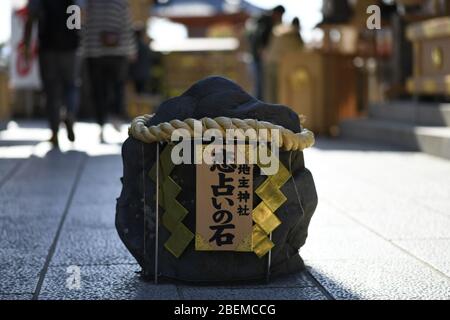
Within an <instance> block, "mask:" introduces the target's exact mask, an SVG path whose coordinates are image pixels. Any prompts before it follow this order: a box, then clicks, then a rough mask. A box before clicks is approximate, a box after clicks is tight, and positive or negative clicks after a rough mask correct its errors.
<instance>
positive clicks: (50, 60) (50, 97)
mask: <svg viewBox="0 0 450 320" xmlns="http://www.w3.org/2000/svg"><path fill="white" fill-rule="evenodd" d="M39 67H40V73H41V78H42V84H43V89H44V93H45V99H46V112H47V118H48V121H49V126H50V129H51V130H52V137H51V139H50V141H51V142H52V143H53V145H54V146H57V145H58V129H59V121H60V97H61V83H60V81H59V78H58V70H57V63H55V54H54V53H53V52H40V53H39Z"/></svg>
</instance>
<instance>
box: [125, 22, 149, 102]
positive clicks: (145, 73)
mask: <svg viewBox="0 0 450 320" xmlns="http://www.w3.org/2000/svg"><path fill="white" fill-rule="evenodd" d="M134 34H135V37H136V42H137V57H136V60H135V61H134V62H133V63H131V64H130V77H131V79H132V80H133V83H134V89H135V91H136V93H137V94H144V93H147V92H149V91H150V90H149V84H150V83H149V82H150V78H151V65H152V55H153V54H152V51H151V49H150V43H149V42H150V41H149V40H150V39H148V38H147V36H146V34H145V29H144V28H143V27H139V28H136V30H135V32H134Z"/></svg>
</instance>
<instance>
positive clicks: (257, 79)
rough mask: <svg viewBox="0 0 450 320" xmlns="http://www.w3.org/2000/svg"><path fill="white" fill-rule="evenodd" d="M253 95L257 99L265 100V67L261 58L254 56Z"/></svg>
mask: <svg viewBox="0 0 450 320" xmlns="http://www.w3.org/2000/svg"><path fill="white" fill-rule="evenodd" d="M252 66H253V81H254V87H253V94H254V96H255V98H256V99H259V100H263V99H264V96H263V89H264V68H263V67H264V65H263V61H262V59H261V57H259V56H256V55H254V56H253V63H252Z"/></svg>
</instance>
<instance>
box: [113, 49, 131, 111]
mask: <svg viewBox="0 0 450 320" xmlns="http://www.w3.org/2000/svg"><path fill="white" fill-rule="evenodd" d="M114 61H115V62H114V65H115V67H114V68H112V70H113V71H114V74H113V79H114V91H113V100H112V105H111V107H112V109H111V112H112V113H113V114H114V115H115V116H116V117H121V116H123V115H124V113H125V84H126V80H127V74H128V63H127V59H126V57H114Z"/></svg>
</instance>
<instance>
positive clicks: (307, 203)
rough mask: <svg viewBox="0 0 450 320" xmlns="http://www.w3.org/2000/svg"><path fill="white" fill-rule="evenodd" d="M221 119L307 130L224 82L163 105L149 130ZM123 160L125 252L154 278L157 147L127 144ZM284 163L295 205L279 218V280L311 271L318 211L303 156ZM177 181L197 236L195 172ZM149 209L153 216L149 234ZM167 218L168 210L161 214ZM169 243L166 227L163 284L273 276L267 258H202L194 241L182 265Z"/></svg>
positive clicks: (120, 212)
mask: <svg viewBox="0 0 450 320" xmlns="http://www.w3.org/2000/svg"><path fill="white" fill-rule="evenodd" d="M218 116H226V117H234V118H241V119H247V118H252V119H258V120H262V121H268V122H272V123H274V124H278V125H281V126H283V127H285V128H288V129H290V130H292V131H294V132H299V131H300V130H301V126H300V123H299V118H298V116H297V114H296V113H294V112H293V111H292V110H291V109H289V108H288V107H286V106H281V105H273V104H266V103H264V102H262V101H259V100H257V99H255V98H253V97H252V96H250V95H249V94H248V93H246V92H245V91H244V90H243V89H242V88H241V87H239V86H238V85H237V84H235V83H234V82H232V81H230V80H228V79H225V78H221V77H209V78H206V79H203V80H201V81H199V82H197V83H196V84H194V85H193V86H192V87H191V88H190V89H188V90H187V91H186V92H185V93H184V94H182V95H181V96H179V97H176V98H172V99H169V100H167V101H166V102H164V103H162V104H161V105H160V107H159V108H158V110H157V112H156V114H155V116H154V117H153V118H152V119H151V120H150V121H149V123H148V124H147V125H148V126H150V125H156V124H159V123H161V122H166V121H170V120H173V119H179V120H184V119H187V118H195V119H201V118H203V117H211V118H214V117H218ZM122 158H123V166H124V172H123V178H122V179H121V180H122V192H121V194H120V197H119V198H118V199H117V206H116V228H117V231H118V233H119V236H120V238H121V239H122V241H123V243H124V244H125V246H126V247H127V248H128V250H129V251H130V252H131V254H132V255H133V256H134V257H135V258H136V260H137V262H138V263H139V264H140V266H141V267H142V268H143V274H144V275H145V276H148V277H151V276H152V275H154V258H155V257H154V252H155V197H154V195H155V184H154V183H153V181H151V179H150V178H149V176H148V173H149V172H150V170H151V168H152V167H153V165H154V163H155V159H156V144H154V143H153V144H145V143H142V142H140V141H138V140H136V139H134V138H132V137H130V138H128V139H127V140H126V141H125V143H124V144H123V147H122ZM280 161H281V162H282V163H283V164H284V166H285V167H286V168H287V169H288V170H290V172H291V174H292V177H293V178H292V179H289V181H288V182H286V184H285V185H284V186H283V187H282V188H281V191H282V192H283V193H284V194H285V196H286V197H287V199H288V200H287V201H286V202H285V203H284V204H283V205H282V206H281V207H280V208H279V209H278V210H277V212H276V215H277V216H278V218H279V219H280V220H281V221H282V224H281V225H280V226H279V227H278V228H277V229H276V230H275V231H274V232H273V238H272V239H273V242H274V243H275V247H274V248H273V249H272V263H271V274H272V275H280V274H287V273H292V272H297V271H300V270H302V269H303V268H304V264H303V260H302V259H301V257H300V255H299V249H300V247H302V246H303V245H304V243H305V240H306V237H307V234H308V226H309V222H310V220H311V217H312V215H313V213H314V211H315V208H316V205H317V194H316V189H315V186H314V181H313V178H312V175H311V173H310V172H309V171H308V170H307V169H306V168H305V166H304V160H303V153H302V152H299V151H295V152H283V151H280ZM171 176H172V178H173V179H174V180H175V181H176V182H177V183H178V184H179V185H180V186H181V188H182V190H183V191H182V192H181V194H180V195H179V196H178V197H177V200H178V201H179V202H180V203H181V204H182V205H183V206H184V207H185V208H186V209H188V210H189V214H188V215H187V217H186V218H185V219H184V220H183V223H184V224H185V225H186V226H187V227H188V228H189V229H190V230H191V231H192V232H193V233H194V234H195V166H194V165H179V166H176V167H175V169H174V171H173V172H172V174H171ZM265 179H266V177H265V176H255V178H254V188H255V189H256V188H257V186H259V185H260V184H261V183H262V182H263V181H264V180H265ZM294 183H295V185H296V187H297V188H295V187H294ZM296 189H297V191H298V194H297V192H296ZM255 201H256V202H255V204H254V205H255V206H256V204H257V203H258V202H259V201H260V200H259V199H258V197H257V196H255ZM144 205H145V207H146V210H145V212H146V215H147V218H146V219H145V222H146V223H145V226H144ZM161 213H163V209H160V214H161ZM144 228H145V230H146V234H147V235H146V236H144ZM169 236H170V233H169V232H168V231H167V230H166V229H165V228H164V226H162V224H161V219H160V227H159V266H158V273H159V275H160V276H163V277H167V278H172V279H178V280H183V281H196V282H212V281H220V282H224V281H240V280H257V279H264V278H265V276H266V268H267V255H266V256H265V257H263V258H261V259H260V258H258V257H257V256H256V254H254V253H239V252H201V251H195V248H194V241H192V242H191V243H190V244H189V246H188V247H187V249H186V250H185V251H184V253H183V254H182V255H181V257H180V258H176V257H174V256H173V255H172V254H171V253H169V252H168V251H167V250H166V249H165V248H164V243H165V242H166V241H167V239H168V238H169Z"/></svg>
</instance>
